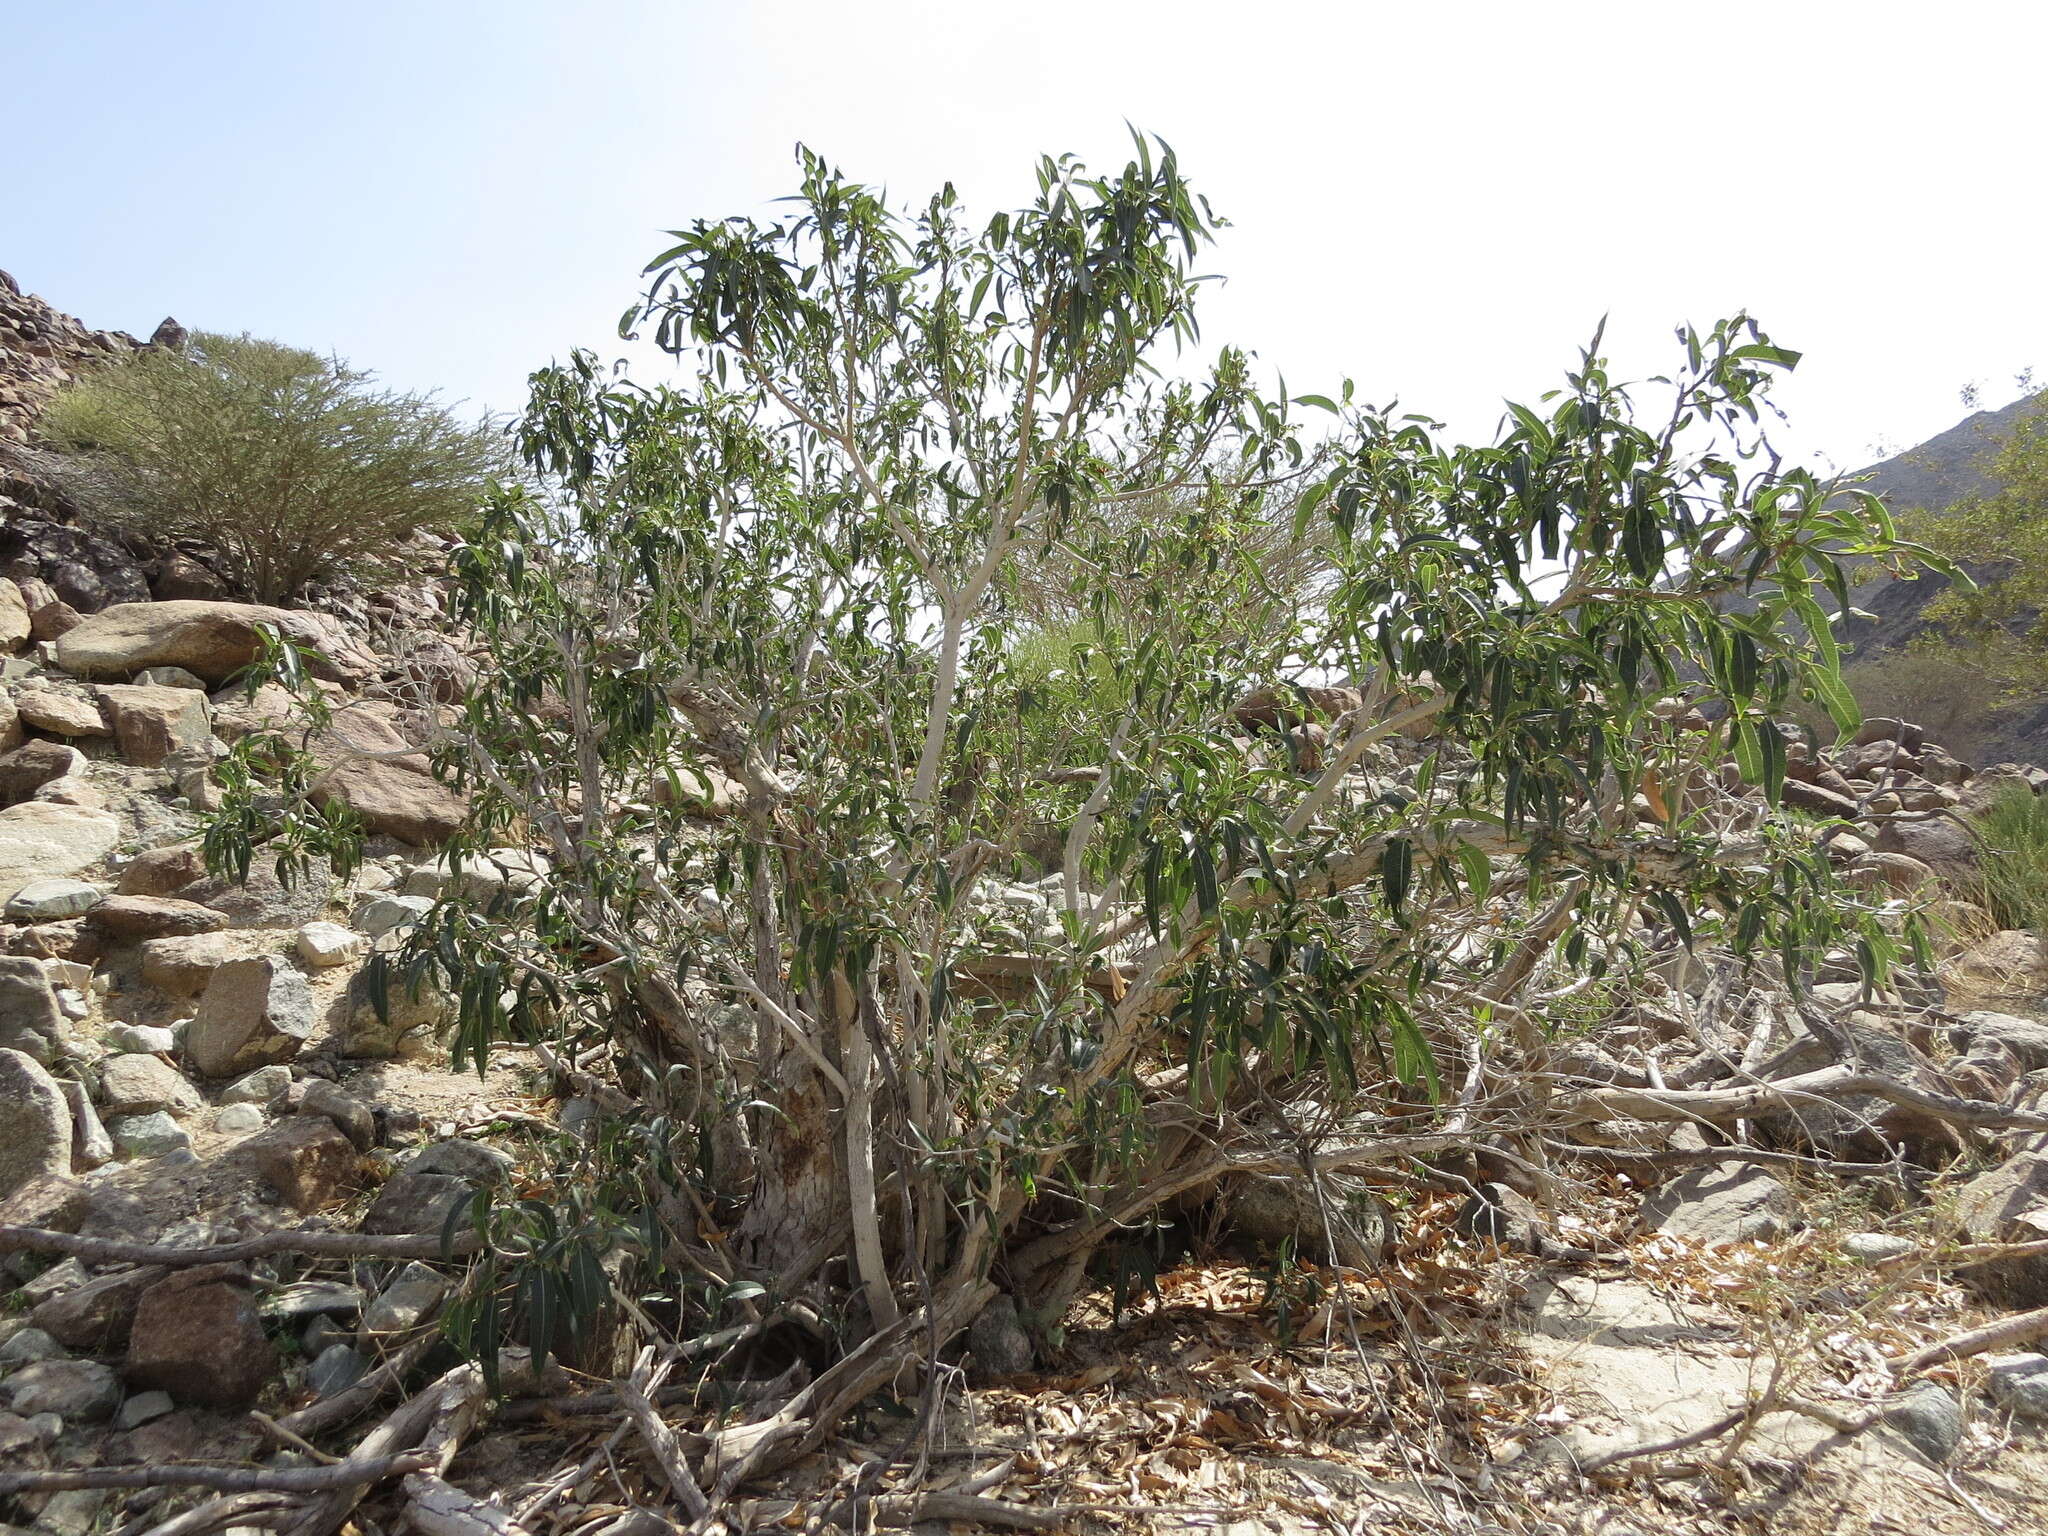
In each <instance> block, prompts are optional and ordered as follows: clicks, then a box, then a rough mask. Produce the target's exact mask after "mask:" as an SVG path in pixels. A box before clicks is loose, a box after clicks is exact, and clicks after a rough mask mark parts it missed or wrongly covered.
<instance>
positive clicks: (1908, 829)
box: [1873, 816, 1977, 880]
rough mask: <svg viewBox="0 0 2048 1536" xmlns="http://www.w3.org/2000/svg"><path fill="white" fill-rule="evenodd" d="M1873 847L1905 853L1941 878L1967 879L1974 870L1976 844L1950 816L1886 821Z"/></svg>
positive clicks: (1975, 865)
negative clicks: (1921, 819)
mask: <svg viewBox="0 0 2048 1536" xmlns="http://www.w3.org/2000/svg"><path fill="white" fill-rule="evenodd" d="M1873 846H1874V847H1875V848H1876V850H1877V851H1878V852H1879V853H1903V854H1909V855H1911V856H1912V857H1913V858H1916V859H1918V860H1919V861H1920V862H1921V863H1922V864H1925V865H1926V866H1927V867H1928V868H1930V869H1932V870H1933V871H1934V872H1935V873H1936V874H1937V875H1940V876H1941V877H1942V878H1943V879H1948V880H1954V879H1962V880H1967V879H1968V878H1970V877H1971V876H1972V875H1974V874H1975V873H1976V871H1977V844H1976V841H1975V840H1974V839H1973V838H1972V837H1971V836H1970V831H1969V828H1967V827H1965V826H1964V825H1963V824H1962V823H1961V822H1960V821H1958V820H1956V819H1955V818H1954V817H1953V816H1931V817H1929V818H1928V819H1927V820H1926V821H1888V822H1886V823H1885V824H1884V825H1883V826H1882V827H1880V828H1878V831H1877V837H1876V839H1875V840H1874V844H1873Z"/></svg>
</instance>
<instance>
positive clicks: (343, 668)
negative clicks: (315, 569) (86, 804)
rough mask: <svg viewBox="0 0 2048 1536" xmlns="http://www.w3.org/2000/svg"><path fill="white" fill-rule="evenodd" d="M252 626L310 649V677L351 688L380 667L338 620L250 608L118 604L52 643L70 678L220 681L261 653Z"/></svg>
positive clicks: (182, 603) (243, 605)
mask: <svg viewBox="0 0 2048 1536" xmlns="http://www.w3.org/2000/svg"><path fill="white" fill-rule="evenodd" d="M258 625H268V626H269V627H271V628H272V629H274V630H276V631H277V632H278V633H279V634H281V635H282V636H284V638H286V639H287V640H290V641H292V642H294V643H295V644H297V645H299V646H301V647H302V648H304V649H306V650H307V651H309V652H310V653H311V654H310V659H309V668H310V670H311V671H312V673H313V675H314V676H315V677H318V678H321V679H324V680H326V681H329V682H337V683H342V684H344V685H349V686H354V685H357V684H360V683H363V682H367V681H368V680H370V679H371V678H373V677H375V676H376V675H377V673H378V671H379V670H380V664H379V663H378V661H377V658H376V657H375V656H373V655H371V654H370V652H369V651H367V650H366V649H364V647H363V646H362V645H361V644H360V643H358V642H357V641H356V640H355V639H354V638H353V637H352V636H351V635H350V634H349V633H348V631H347V630H345V629H344V628H343V627H342V626H341V624H340V622H339V621H337V620H335V619H333V618H330V617H329V616H328V615H326V614H322V613H304V612H294V611H290V610H287V609H282V608H269V607H263V606H259V605H256V604H251V603H210V602H197V601H178V602H167V603H117V604H115V605H113V606H112V607H109V608H103V609H101V610H100V611H99V612H98V613H95V614H92V615H90V616H89V617H88V618H86V619H85V620H84V622H82V623H80V624H79V625H78V626H77V627H76V628H74V629H72V630H70V631H68V632H67V633H65V634H64V635H62V636H61V637H59V639H58V641H57V665H58V666H60V667H62V668H63V669H64V670H65V671H66V672H69V673H71V674H73V675H74V676H77V677H89V678H106V677H133V676H134V675H135V674H136V673H138V672H141V671H144V670H146V669H147V668H150V667H183V668H184V669H185V670H186V671H188V672H191V673H193V674H195V675H196V676H199V677H202V678H204V679H206V680H207V681H208V682H209V683H214V684H219V683H222V682H225V681H226V680H227V679H228V678H229V677H231V676H233V675H234V674H235V673H237V672H240V671H241V670H242V669H243V668H245V667H247V666H248V665H249V664H250V663H252V662H254V661H255V660H256V659H257V658H258V657H259V656H260V655H261V654H262V642H261V640H260V638H259V636H258V633H257V626H258Z"/></svg>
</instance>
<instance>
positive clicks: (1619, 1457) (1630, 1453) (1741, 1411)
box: [1579, 1405, 1753, 1472]
mask: <svg viewBox="0 0 2048 1536" xmlns="http://www.w3.org/2000/svg"><path fill="white" fill-rule="evenodd" d="M1752 1411H1753V1410H1752V1409H1751V1408H1750V1407H1749V1406H1747V1405H1744V1406H1743V1407H1741V1408H1737V1409H1735V1410H1733V1411H1732V1412H1729V1413H1724V1414H1722V1415H1721V1417H1720V1418H1718V1419H1714V1420H1712V1421H1711V1422H1710V1423H1706V1424H1702V1425H1701V1426H1700V1427H1699V1428H1698V1429H1689V1430H1687V1431H1686V1432H1685V1433H1684V1434H1681V1435H1672V1436H1670V1437H1668V1438H1667V1439H1663V1440H1652V1441H1650V1442H1649V1443H1648V1444H1645V1445H1633V1446H1624V1447H1623V1448H1622V1449H1620V1450H1614V1451H1606V1452H1603V1453H1602V1454H1600V1455H1598V1456H1589V1457H1587V1458H1586V1459H1585V1460H1584V1461H1582V1462H1580V1463H1579V1470H1580V1471H1581V1472H1599V1471H1601V1470H1603V1469H1605V1468H1607V1467H1611V1466H1614V1465H1615V1464H1616V1463H1618V1462H1623V1461H1635V1460H1638V1459H1639V1458H1641V1457H1644V1456H1662V1455H1665V1454H1667V1453H1669V1452H1671V1451H1689V1450H1691V1449H1692V1448H1693V1447H1694V1446H1696V1445H1705V1444H1706V1443H1707V1442H1708V1441H1709V1440H1716V1439H1719V1438H1720V1437H1721V1436H1722V1435H1725V1434H1727V1433H1728V1431H1729V1430H1731V1429H1733V1428H1735V1426H1736V1425H1738V1424H1740V1423H1741V1422H1742V1421H1743V1420H1744V1419H1746V1418H1748V1417H1749V1416H1750V1413H1751V1412H1752Z"/></svg>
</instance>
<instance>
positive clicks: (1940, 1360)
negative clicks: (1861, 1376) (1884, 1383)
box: [1893, 1307, 2048, 1376]
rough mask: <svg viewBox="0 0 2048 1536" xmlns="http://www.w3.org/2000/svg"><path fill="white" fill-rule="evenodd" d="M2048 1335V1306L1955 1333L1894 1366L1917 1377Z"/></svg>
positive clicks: (1907, 1374) (1904, 1373) (1902, 1374)
mask: <svg viewBox="0 0 2048 1536" xmlns="http://www.w3.org/2000/svg"><path fill="white" fill-rule="evenodd" d="M2044 1333H2048V1307H2036V1308H2035V1309H2034V1310H2033V1311H2031V1312H2015V1313H2014V1314H2013V1315H2012V1316H2011V1317H2001V1318H2000V1319H1999V1320H1998V1321H1997V1322H1995V1323H1987V1324H1986V1325H1985V1326H1984V1327H1982V1328H1973V1329H1971V1330H1970V1331H1969V1332H1968V1333H1958V1334H1953V1335H1951V1336H1950V1337H1948V1338H1946V1339H1940V1340H1937V1341H1936V1342H1934V1343H1932V1344H1930V1345H1928V1346H1927V1347H1926V1348H1925V1349H1922V1350H1919V1351H1917V1352H1916V1353H1914V1354H1910V1355H1908V1356H1906V1358H1905V1359H1903V1360H1901V1361H1899V1362H1898V1363H1897V1364H1896V1365H1895V1366H1894V1367H1893V1370H1895V1371H1896V1372H1897V1373H1898V1374H1899V1375H1900V1376H1915V1375H1918V1374H1919V1373H1920V1372H1921V1371H1924V1370H1926V1369H1927V1368H1928V1367H1929V1366H1934V1365H1944V1364H1946V1363H1947V1362H1949V1361H1951V1360H1966V1359H1968V1358H1969V1357H1970V1356H1971V1355H1981V1354H1983V1353H1984V1351H1985V1350H1987V1349H1997V1348H1998V1347H1999V1346H2000V1345H2002V1344H2025V1343H2028V1342H2030V1341H2031V1340H2034V1339H2038V1338H2040V1337H2041V1335H2042V1334H2044Z"/></svg>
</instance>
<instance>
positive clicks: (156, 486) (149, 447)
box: [41, 333, 504, 603]
mask: <svg viewBox="0 0 2048 1536" xmlns="http://www.w3.org/2000/svg"><path fill="white" fill-rule="evenodd" d="M41 425H42V431H43V433H44V435H45V436H46V437H48V438H49V439H50V440H51V442H52V443H53V444H55V445H56V446H58V447H60V448H63V449H66V450H69V451H71V452H74V453H82V454H91V455H93V456H94V465H95V468H96V469H102V470H104V471H105V472H104V473H94V474H89V475H88V474H81V475H79V476H76V477H74V481H73V487H72V488H73V490H74V493H75V494H76V495H77V496H78V498H79V499H80V501H81V502H82V504H83V505H84V506H85V508H86V510H87V512H88V513H89V514H90V515H92V516H94V517H95V518H97V519H99V520H101V521H104V522H107V523H111V524H114V525H115V526H117V527H118V528H119V529H120V530H121V531H124V532H132V533H139V534H144V535H147V536H149V537H152V538H174V539H190V540H195V541H197V542H199V543H201V544H203V545H205V546H207V547H208V548H209V549H210V550H211V551H212V552H213V556H214V559H215V563H216V567H217V569H218V572H219V574H220V576H221V577H222V579H223V580H225V581H226V582H228V584H229V585H230V586H231V587H233V588H235V589H237V590H239V591H240V592H242V593H245V594H246V595H248V596H249V597H251V598H254V599H255V600H256V601H258V602H267V603H275V602H282V601H284V600H286V599H287V598H289V597H291V596H292V595H293V594H294V593H295V592H297V591H298V590H299V589H300V588H301V587H303V586H304V585H305V584H306V583H307V582H309V581H312V580H314V579H315V578H332V577H334V576H338V575H344V574H351V573H362V572H364V571H365V569H366V568H374V567H377V566H379V565H382V564H388V563H390V562H391V561H392V560H393V559H394V558H395V557H396V556H398V554H399V553H400V551H401V549H402V546H403V545H404V544H405V543H406V541H407V540H408V539H410V538H411V537H412V536H413V535H414V534H416V533H419V532H421V531H439V530H442V529H446V528H448V527H450V526H452V525H453V523H454V522H455V521H456V519H458V518H459V517H460V516H461V515H462V514H463V513H465V512H466V511H468V510H469V509H470V508H471V507H472V506H473V505H474V504H475V502H476V499H477V497H478V495H479V494H480V492H481V491H482V489H483V487H484V485H485V483H486V482H487V481H488V480H489V479H490V477H491V476H492V475H493V474H494V473H496V472H497V471H498V470H499V469H500V468H501V467H503V464H504V458H503V453H502V449H501V436H502V434H500V433H499V432H497V431H495V430H494V429H492V428H491V427H489V426H488V425H483V426H471V425H467V424H465V423H463V422H462V421H460V420H458V419H457V418H456V417H455V416H454V414H453V413H451V412H450V411H449V410H448V409H447V408H446V407H444V406H442V405H440V404H439V403H437V402H436V400H435V399H434V398H433V397H432V396H430V395H418V394H407V393H403V392H400V391H395V390H382V389H377V388H375V387H373V380H372V376H371V375H370V374H368V373H365V372H363V371H362V370H360V369H356V368H351V367H349V366H348V365H347V364H346V363H344V362H342V361H341V360H340V359H339V358H333V357H321V356H319V355H318V354H317V353H313V352H307V351H304V350H301V349H300V348H297V347H287V346H283V345H280V344H279V343H277V342H274V341H263V340H259V339H258V338H256V337H253V336H246V335H244V336H219V335H210V334H206V333H195V334H194V335H193V336H192V337H191V339H190V341H189V342H188V343H187V345H186V347H185V349H184V350H183V351H182V352H171V351H166V350H159V349H151V350H149V351H146V352H141V353H138V354H136V355H134V356H133V357H132V358H128V359H124V360H122V361H120V362H117V363H113V364H110V365H108V366H106V367H104V368H101V369H98V370H96V371H95V372H93V373H91V374H89V375H88V376H86V377H85V378H83V379H81V380H79V381H78V382H77V383H75V384H73V385H72V386H71V387H70V388H68V389H66V390H65V391H63V392H62V393H61V394H60V395H59V396H58V397H57V398H56V399H55V400H54V401H52V402H51V404H50V407H49V409H48V410H47V411H46V412H45V414H44V416H43V418H42V424H41Z"/></svg>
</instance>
